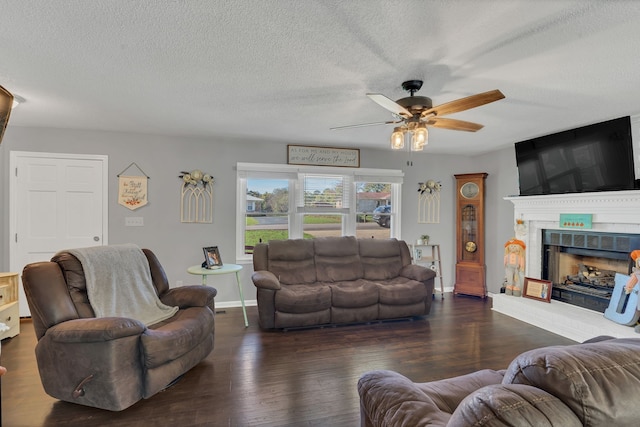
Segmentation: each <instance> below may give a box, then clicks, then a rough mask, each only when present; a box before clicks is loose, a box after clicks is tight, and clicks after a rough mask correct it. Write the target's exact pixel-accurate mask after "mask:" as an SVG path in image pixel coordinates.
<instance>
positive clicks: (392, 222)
mask: <svg viewBox="0 0 640 427" xmlns="http://www.w3.org/2000/svg"><path fill="white" fill-rule="evenodd" d="M237 170H238V182H237V210H238V213H239V214H238V215H237V218H238V220H237V230H236V236H237V250H236V259H237V261H243V260H244V261H249V260H251V254H252V250H253V247H254V246H255V245H256V244H257V243H259V242H268V241H270V240H274V239H278V240H280V239H287V238H292V239H300V238H305V239H312V238H314V237H319V236H345V235H349V236H356V237H373V238H388V237H399V236H400V221H399V220H398V219H399V216H400V211H399V208H400V194H401V185H402V177H403V173H402V171H397V170H386V169H355V168H353V169H351V168H331V167H318V166H316V167H303V166H294V165H272V164H254V163H238V169H237Z"/></svg>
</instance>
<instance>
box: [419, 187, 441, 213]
mask: <svg viewBox="0 0 640 427" xmlns="http://www.w3.org/2000/svg"><path fill="white" fill-rule="evenodd" d="M441 189H442V184H440V182H439V181H436V180H434V179H428V180H426V181H425V182H419V183H418V224H433V223H439V222H440V190H441Z"/></svg>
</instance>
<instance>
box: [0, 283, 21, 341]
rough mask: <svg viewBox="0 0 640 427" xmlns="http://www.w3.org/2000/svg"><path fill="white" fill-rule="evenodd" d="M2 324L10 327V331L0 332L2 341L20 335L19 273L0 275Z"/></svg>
mask: <svg viewBox="0 0 640 427" xmlns="http://www.w3.org/2000/svg"><path fill="white" fill-rule="evenodd" d="M0 323H4V324H5V325H7V326H8V327H9V330H8V331H4V332H0V340H3V339H5V338H11V337H15V336H16V335H18V334H19V333H20V311H19V307H18V273H0Z"/></svg>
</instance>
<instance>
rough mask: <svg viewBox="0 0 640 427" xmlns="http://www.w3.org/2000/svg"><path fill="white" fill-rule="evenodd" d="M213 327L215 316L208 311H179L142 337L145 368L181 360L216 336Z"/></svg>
mask: <svg viewBox="0 0 640 427" xmlns="http://www.w3.org/2000/svg"><path fill="white" fill-rule="evenodd" d="M213 327H214V321H213V312H212V311H211V310H210V309H209V308H208V307H189V308H185V309H182V310H178V312H177V313H176V314H174V315H173V317H171V318H170V319H167V320H165V321H162V322H159V323H156V324H155V325H153V326H151V327H150V328H148V329H147V330H146V331H145V332H144V333H143V334H142V335H141V336H140V340H141V343H142V352H143V357H144V365H145V367H146V368H147V369H149V368H154V367H156V366H160V365H162V364H164V363H167V362H169V361H171V360H175V359H178V358H180V357H181V356H182V355H184V354H186V353H188V352H189V351H191V350H192V349H194V348H195V347H197V346H198V345H199V344H200V343H201V342H203V341H204V340H205V339H206V337H207V335H211V334H213Z"/></svg>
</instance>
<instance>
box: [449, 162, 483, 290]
mask: <svg viewBox="0 0 640 427" xmlns="http://www.w3.org/2000/svg"><path fill="white" fill-rule="evenodd" d="M487 175H488V174H486V173H467V174H460V175H454V176H455V177H456V184H457V185H456V189H457V191H456V195H457V202H456V282H455V285H454V287H453V293H454V294H455V295H457V294H465V295H473V296H478V297H482V298H486V296H487V284H486V278H485V273H486V272H485V270H486V267H485V264H484V182H485V179H486V177H487Z"/></svg>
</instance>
